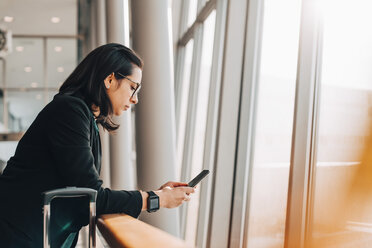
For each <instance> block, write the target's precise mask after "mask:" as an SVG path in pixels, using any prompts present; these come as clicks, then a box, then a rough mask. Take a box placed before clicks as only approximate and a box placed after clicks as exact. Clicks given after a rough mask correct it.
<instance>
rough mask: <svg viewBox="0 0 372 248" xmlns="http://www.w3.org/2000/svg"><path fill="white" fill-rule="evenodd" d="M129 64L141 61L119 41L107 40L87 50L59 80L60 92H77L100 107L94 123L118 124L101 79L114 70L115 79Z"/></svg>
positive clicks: (111, 127)
mask: <svg viewBox="0 0 372 248" xmlns="http://www.w3.org/2000/svg"><path fill="white" fill-rule="evenodd" d="M133 66H138V67H139V68H141V69H142V68H143V61H142V60H141V58H140V57H139V56H138V55H137V54H136V53H135V52H134V51H132V50H131V49H129V48H128V47H125V46H123V45H120V44H116V43H110V44H106V45H103V46H100V47H98V48H96V49H94V50H93V51H92V52H90V53H89V54H88V55H87V56H86V57H85V58H84V60H83V61H81V63H80V64H79V65H78V66H77V67H76V69H75V70H74V71H73V72H72V73H71V75H70V76H69V77H68V78H67V79H66V81H65V82H64V83H63V84H62V86H61V88H60V89H59V92H60V93H61V94H69V95H74V94H79V95H81V97H82V98H83V100H84V101H85V102H86V103H87V105H88V106H89V107H90V108H91V107H92V105H93V104H94V105H95V106H98V107H99V109H100V113H99V116H98V117H97V123H100V124H101V125H102V126H103V128H105V129H106V130H108V131H113V130H116V129H118V128H119V125H117V124H115V123H114V122H113V121H112V115H113V109H112V104H111V101H110V99H109V97H108V95H107V93H106V87H105V84H104V83H103V82H104V79H105V78H106V77H107V76H109V75H110V74H111V73H113V72H114V73H115V77H116V79H121V78H123V77H122V76H120V75H119V74H118V73H117V72H120V74H122V75H124V76H128V75H131V74H132V70H133Z"/></svg>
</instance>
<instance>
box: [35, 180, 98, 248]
mask: <svg viewBox="0 0 372 248" xmlns="http://www.w3.org/2000/svg"><path fill="white" fill-rule="evenodd" d="M42 196H43V200H44V207H43V212H44V227H43V229H44V231H43V247H44V248H47V247H50V243H49V234H48V232H49V221H50V211H51V209H50V203H51V201H52V200H53V199H54V198H57V197H58V198H67V197H81V196H89V200H90V203H89V209H90V211H89V212H90V213H89V247H93V248H95V247H96V223H95V219H96V199H97V191H96V190H94V189H90V188H77V187H66V188H62V189H55V190H50V191H45V192H43V193H42Z"/></svg>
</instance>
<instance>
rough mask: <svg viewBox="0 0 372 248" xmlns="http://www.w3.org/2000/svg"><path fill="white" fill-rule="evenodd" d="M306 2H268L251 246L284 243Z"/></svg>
mask: <svg viewBox="0 0 372 248" xmlns="http://www.w3.org/2000/svg"><path fill="white" fill-rule="evenodd" d="M300 4H301V1H300V0H282V1H276V0H267V1H264V16H263V29H262V30H263V31H262V32H263V33H262V48H261V49H262V50H261V62H260V72H259V82H258V85H259V86H258V87H259V90H258V91H259V95H258V105H257V106H258V107H257V117H256V131H255V140H254V147H255V148H254V153H253V154H254V162H253V170H252V188H251V198H250V212H249V214H248V231H247V234H246V235H247V236H248V243H247V247H283V246H284V232H285V221H286V207H287V194H288V177H289V164H290V155H291V139H292V124H293V110H294V100H295V87H296V72H297V56H298V42H299V28H300ZM284 12H285V13H286V14H285V15H283V13H284ZM278 27H280V28H278Z"/></svg>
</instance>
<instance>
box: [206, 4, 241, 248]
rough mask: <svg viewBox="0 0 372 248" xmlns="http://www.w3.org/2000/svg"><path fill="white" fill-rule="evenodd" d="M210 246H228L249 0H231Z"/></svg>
mask: <svg viewBox="0 0 372 248" xmlns="http://www.w3.org/2000/svg"><path fill="white" fill-rule="evenodd" d="M228 4H229V6H228V8H227V9H228V11H227V17H228V18H227V22H226V33H225V36H224V39H225V46H224V57H223V66H222V70H221V71H222V82H221V83H222V88H221V96H220V97H221V100H220V102H221V104H220V107H219V120H218V128H217V148H216V158H215V159H216V161H215V164H214V171H213V174H212V175H213V177H214V181H213V184H212V185H213V186H212V204H211V210H210V220H209V225H210V229H209V230H208V241H207V247H228V245H229V233H230V221H231V210H232V199H233V184H234V171H235V162H236V148H237V138H238V137H237V134H238V124H239V101H240V94H241V83H242V75H243V61H244V56H243V55H244V42H245V31H244V30H245V29H244V28H245V24H246V16H247V2H246V1H229V2H228Z"/></svg>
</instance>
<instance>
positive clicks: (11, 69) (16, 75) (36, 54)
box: [6, 38, 44, 88]
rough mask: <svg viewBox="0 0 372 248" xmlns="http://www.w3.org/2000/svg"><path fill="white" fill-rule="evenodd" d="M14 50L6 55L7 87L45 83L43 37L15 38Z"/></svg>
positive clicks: (23, 86)
mask: <svg viewBox="0 0 372 248" xmlns="http://www.w3.org/2000/svg"><path fill="white" fill-rule="evenodd" d="M13 48H14V51H13V52H12V53H11V54H9V55H8V56H7V57H6V87H7V88H19V87H22V88H27V87H31V85H34V84H35V83H36V84H37V85H43V83H44V59H43V58H44V56H43V54H44V52H43V51H44V50H43V39H41V38H14V39H13Z"/></svg>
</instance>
